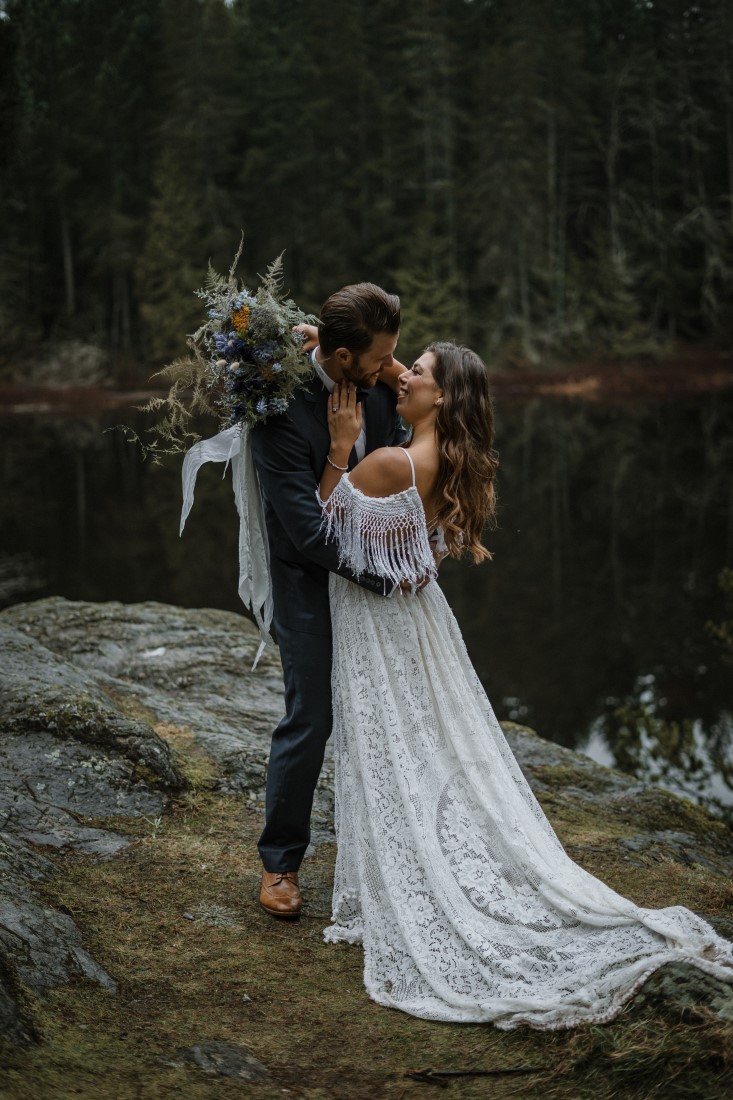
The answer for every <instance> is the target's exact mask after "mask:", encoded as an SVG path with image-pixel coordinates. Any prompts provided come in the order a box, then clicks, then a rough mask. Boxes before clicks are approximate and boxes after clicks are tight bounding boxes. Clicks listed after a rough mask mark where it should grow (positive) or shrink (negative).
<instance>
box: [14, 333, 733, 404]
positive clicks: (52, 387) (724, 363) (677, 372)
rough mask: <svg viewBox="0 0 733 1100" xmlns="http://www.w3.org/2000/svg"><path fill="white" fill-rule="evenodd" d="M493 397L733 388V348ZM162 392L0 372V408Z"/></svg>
mask: <svg viewBox="0 0 733 1100" xmlns="http://www.w3.org/2000/svg"><path fill="white" fill-rule="evenodd" d="M491 382H492V388H493V390H494V393H495V395H496V397H497V398H498V399H508V400H511V399H513V398H518V399H523V398H529V397H534V396H542V397H559V398H574V399H577V400H585V401H593V402H604V403H614V402H634V401H644V400H660V399H665V398H670V399H671V398H675V397H683V396H690V395H694V394H701V393H717V392H720V391H723V390H728V389H733V353H731V352H724V351H719V350H714V351H710V350H707V349H705V350H687V351H683V352H679V353H676V354H673V355H670V356H666V357H664V356H663V357H660V358H654V359H651V358H650V359H629V360H617V361H615V360H609V361H606V362H603V361H589V362H581V363H576V364H574V365H573V366H571V367H555V368H552V369H545V370H532V369H525V368H523V369H506V370H495V371H492V374H491ZM164 392H165V391H162V390H156V389H152V388H146V387H145V386H144V385H142V384H141V383H139V382H137V383H129V384H125V383H123V384H118V383H116V382H113V381H110V382H108V383H104V384H95V385H86V386H79V385H69V384H66V383H63V382H61V381H59V382H58V383H54V384H49V383H45V384H43V385H30V384H23V383H18V382H14V381H8V380H6V379H3V377H2V375H0V413H2V414H5V415H9V414H12V415H23V414H38V413H56V414H58V415H69V414H71V415H74V414H76V415H79V414H84V413H87V414H90V413H94V412H99V411H104V410H107V409H116V408H120V409H123V408H130V407H131V406H132V407H134V406H138V405H141V404H143V403H144V402H145V401H147V400H148V399H149V398H150V397H154V396H160V395H162V394H163V393H164Z"/></svg>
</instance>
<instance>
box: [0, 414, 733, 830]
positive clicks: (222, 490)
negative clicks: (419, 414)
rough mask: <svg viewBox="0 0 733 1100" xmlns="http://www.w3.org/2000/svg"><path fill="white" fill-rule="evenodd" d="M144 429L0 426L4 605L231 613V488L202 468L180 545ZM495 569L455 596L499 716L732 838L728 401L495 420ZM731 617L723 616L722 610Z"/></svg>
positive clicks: (447, 581) (15, 420) (452, 572)
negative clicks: (684, 803)
mask: <svg viewBox="0 0 733 1100" xmlns="http://www.w3.org/2000/svg"><path fill="white" fill-rule="evenodd" d="M134 415H135V414H133V413H130V414H127V413H120V412H117V413H110V414H104V415H100V416H78V417H70V416H66V417H58V416H52V415H31V414H27V415H22V416H20V415H15V416H10V415H3V416H1V418H0V436H1V438H0V486H1V487H2V499H1V502H0V532H1V543H0V546H1V550H0V603H1V604H2V605H8V604H10V603H17V602H20V601H23V600H27V599H35V598H37V597H40V596H45V595H51V594H53V595H62V596H66V597H69V598H71V599H84V600H111V599H114V600H122V601H140V600H161V601H164V602H170V603H177V604H182V605H184V606H188V607H202V606H208V607H218V608H224V609H228V610H233V611H238V610H240V608H241V605H240V604H239V601H238V597H237V517H236V513H235V510H234V504H233V499H232V493H231V487H230V482H229V480H227V481H222V480H221V471H220V469H219V471H218V472H217V471H216V470H214V469H213V468H205V469H204V470H203V471H202V472H201V474H200V478H199V490H198V493H197V502H196V505H195V507H194V511H193V513H192V515H191V517H190V519H189V525H188V527H187V530H186V534H185V536H184V538H183V539H179V538H178V516H179V511H180V460H171V462H170V465H169V467H168V468H161V467H156V466H153V465H151V464H150V463H144V462H143V461H142V460H141V457H140V455H139V453H138V451H137V450H136V449H135V447H134V446H131V445H130V444H128V443H127V442H126V441H125V439H124V438H123V436H122V434H121V433H119V432H112V433H107V434H105V433H104V429H105V428H107V427H109V426H110V425H112V424H115V423H117V422H119V421H120V420H125V421H126V422H128V423H132V422H133V421H134ZM497 421H498V424H497V442H498V448H499V451H500V456H501V461H502V467H501V478H500V495H501V507H500V517H499V526H498V528H497V530H495V531H493V532H491V533H490V534H489V535H488V537H487V539H486V541H487V545H489V546H490V548H491V549H492V550H493V551H494V555H495V557H494V561H493V562H492V563H489V564H486V565H482V566H480V567H474V566H471V565H469V564H467V563H465V564H464V563H452V562H449V563H447V564H445V565H444V566H443V568H442V570H441V581H440V583H441V584H442V586H443V588H444V591H445V593H446V595H447V597H448V599H449V601H450V603H451V605H452V607H453V609H454V611H455V613H456V615H457V617H458V620H459V622H460V624H461V627H462V629H463V631H464V635H465V638H466V641H467V644H468V648H469V651H470V653H471V656H472V659H473V661H474V663H475V665H476V667H477V670H478V672H479V675H480V677H481V679H482V681H483V683H484V686H485V688H486V690H487V692H488V695H489V697H490V699H491V700H492V702H493V704H494V707H495V709H496V711H497V713H498V715H499V717H500V718H513V719H515V720H517V721H521V722H524V723H527V724H528V725H531V726H533V727H534V728H535V729H536V730H537V731H538V732H539V733H541V734H542V735H543V736H545V737H548V738H551V739H552V740H555V741H558V742H560V743H562V744H564V745H569V746H573V747H579V748H583V749H584V750H585V751H587V752H589V753H590V755H592V756H594V757H595V758H596V759H599V760H601V761H603V762H606V763H611V762H614V763H615V764H616V765H617V766H618V767H620V768H622V769H624V770H626V771H629V772H631V773H634V774H637V775H639V776H640V777H643V778H648V779H653V780H655V781H657V782H661V783H663V784H666V785H668V786H670V787H671V788H672V789H675V790H678V791H681V792H684V793H687V794H688V795H689V796H691V797H694V798H696V799H698V800H700V801H702V802H704V803H706V804H708V805H709V806H711V808H713V809H716V810H717V812H719V813H721V814H722V815H723V816H726V817H727V818H728V820H733V665H731V664H730V663H726V658H728V660H730V658H731V656H733V655H732V654H726V652H725V650H724V648H723V646H722V645H721V644H720V642H719V641H718V640H717V639H716V637H715V636H714V632H713V630H712V629H711V624H716V623H720V622H722V621H724V620H726V619H733V599H732V598H731V597H726V596H725V595H724V593H723V591H722V589H721V587H720V585H719V576H720V573H721V571H722V570H723V568H724V567H726V566H727V567H730V566H732V565H733V394H730V393H729V394H723V395H721V394H717V395H711V396H709V397H696V398H694V399H684V400H683V399H680V400H668V401H665V402H658V403H646V404H634V405H618V406H600V405H596V404H590V403H587V402H580V401H570V400H560V399H557V398H542V399H532V400H522V401H518V400H516V399H514V400H512V401H507V402H505V403H500V404H499V408H498V409H497ZM726 601H727V602H726Z"/></svg>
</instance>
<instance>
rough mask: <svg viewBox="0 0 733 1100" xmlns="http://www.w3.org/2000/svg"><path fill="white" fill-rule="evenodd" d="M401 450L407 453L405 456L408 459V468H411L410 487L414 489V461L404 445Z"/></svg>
mask: <svg viewBox="0 0 733 1100" xmlns="http://www.w3.org/2000/svg"><path fill="white" fill-rule="evenodd" d="M402 450H403V451H404V453H405V454H406V455H407V457H408V458H409V460H410V468H411V469H412V487H413V489H414V488H415V463H414V462H413V461H412V455H411V454H410V452H409V451H408V450H405V448H404V447H403V448H402Z"/></svg>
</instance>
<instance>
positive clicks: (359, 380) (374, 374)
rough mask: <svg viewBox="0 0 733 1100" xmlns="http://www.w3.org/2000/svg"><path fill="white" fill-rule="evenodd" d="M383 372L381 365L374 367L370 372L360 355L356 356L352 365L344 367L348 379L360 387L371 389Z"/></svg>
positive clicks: (345, 376)
mask: <svg viewBox="0 0 733 1100" xmlns="http://www.w3.org/2000/svg"><path fill="white" fill-rule="evenodd" d="M381 373H382V368H381V366H380V367H374V368H373V369H372V370H371V371H370V372H367V371H366V370H365V369H364V366H363V364H362V362H361V359H360V357H359V356H358V355H355V356H354V358H353V359H352V360H351V363H350V365H349V366H348V367H344V371H343V374H344V378H345V379H346V381H347V382H351V384H352V385H353V386H358V387H359V388H360V389H371V387H372V386H376V384H377V382H378V380H379V376H380V374H381Z"/></svg>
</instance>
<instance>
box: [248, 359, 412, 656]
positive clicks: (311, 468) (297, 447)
mask: <svg viewBox="0 0 733 1100" xmlns="http://www.w3.org/2000/svg"><path fill="white" fill-rule="evenodd" d="M326 393H327V391H326V389H325V387H324V385H323V383H322V382H321V381H320V379H319V378H317V377H314V378H313V379H312V380H311V381H310V382H309V383H308V384H307V386H304V387H302V388H300V389H299V390H297V391H296V394H295V397H294V398H293V400H292V402H291V404H290V406H289V408H288V411H287V412H286V413H284V414H283V415H282V416H277V417H271V418H270V419H269V420H267V421H266V422H265V423H264V424H261V425H258V426H257V427H255V428H254V429H253V431H252V454H253V457H254V461H255V465H256V467H257V472H258V474H259V478H260V485H261V487H262V490H263V495H264V500H265V520H266V523H267V531H268V535H269V541H270V567H271V572H272V582H273V595H274V601H275V629H276V630H277V629H278V628H280V629H282V628H287V629H290V630H297V631H301V632H303V633H307V634H330V632H331V622H330V613H329V608H328V573H329V571H333V572H337V573H341V574H342V575H343V576H347V577H351V576H352V574H351V573H350V571H349V570H348V569H345V568H339V565H338V551H337V548H336V545H335V544H334V543H333V542H331V543H328V544H327V543H326V540H325V537H324V532H323V529H322V517H321V509H320V506H319V504H318V501H317V500H316V488H317V485H318V482H319V481H320V478H321V473H322V471H323V467H324V465H325V464H326V455H327V454H328V450H329V446H330V437H329V432H328V422H327V409H326ZM360 397H361V398H362V401H363V406H362V407H363V409H364V416H365V420H366V453H367V454H369V453H370V452H371V451H374V450H377V449H378V448H379V447H385V446H391V445H393V444H396V443H401V442H402V441H403V440H404V438H405V432H404V429H403V428H402V425H401V422H400V421H399V418H398V416H397V413H396V397H395V394H394V393H393V391H392V390H391V389H390V388H389V387H388V386H386V385H385V384H384V383H382V382H377V384H376V386H374V387H373V388H372V389H370V390H366V391H364V392H363V393H362V392H361V391H360ZM355 463H356V455H355V452H354V451H352V452H351V457H350V461H349V467H350V468H351V467H353V466H354V465H355ZM359 583H360V584H362V585H364V587H366V588H371V589H372V590H374V591H379V592H382V591H383V582H382V580H381V578H378V577H369V576H363V577H360V578H359Z"/></svg>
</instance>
